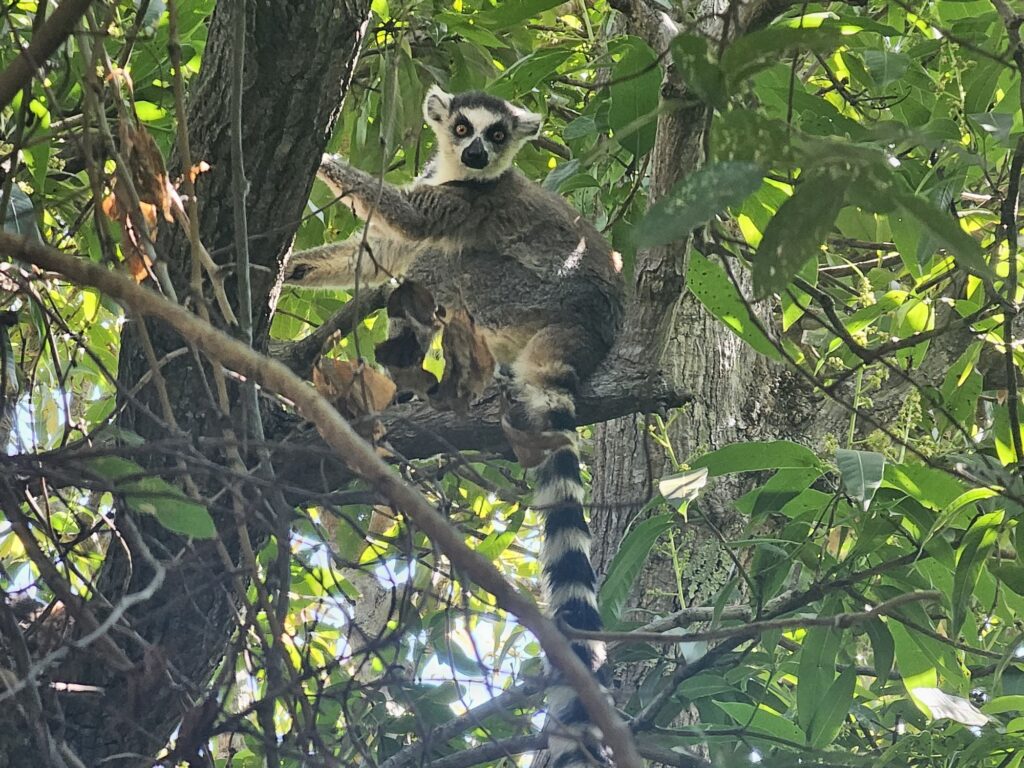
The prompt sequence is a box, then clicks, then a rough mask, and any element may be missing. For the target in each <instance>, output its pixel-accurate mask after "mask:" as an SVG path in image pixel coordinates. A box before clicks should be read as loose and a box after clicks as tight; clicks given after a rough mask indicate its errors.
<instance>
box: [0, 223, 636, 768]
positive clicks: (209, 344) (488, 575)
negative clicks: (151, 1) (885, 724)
mask: <svg viewBox="0 0 1024 768" xmlns="http://www.w3.org/2000/svg"><path fill="white" fill-rule="evenodd" d="M0 253H6V254H8V255H10V256H13V257H15V258H18V259H21V260H22V261H27V262H29V263H32V264H35V265H37V266H40V267H43V268H44V269H50V270H53V271H55V272H60V273H61V274H63V275H65V276H66V277H67V278H68V279H69V280H71V281H72V282H74V283H76V284H78V285H88V286H92V287H94V288H97V289H99V290H100V291H102V292H103V293H105V294H106V295H108V296H110V297H111V298H113V299H115V300H116V301H118V302H120V303H122V304H124V305H126V306H128V307H131V308H132V309H133V310H134V311H135V312H137V313H138V314H140V315H145V316H149V317H153V318H155V319H158V320H160V321H162V322H164V323H166V324H167V325H168V326H170V327H171V328H173V329H174V330H175V331H176V332H177V333H179V334H181V335H182V336H183V337H185V338H186V339H188V340H189V341H191V342H192V343H194V344H195V345H196V346H197V347H198V348H199V349H201V350H202V351H203V352H204V353H205V354H206V355H207V356H208V357H210V358H212V359H214V360H216V361H218V362H219V363H220V364H221V365H224V366H226V367H229V368H231V369H233V370H236V371H238V372H239V373H241V374H242V375H244V376H251V377H252V378H253V379H255V380H256V381H257V382H259V383H260V384H261V385H262V386H263V387H265V388H267V389H271V390H274V391H276V392H278V393H280V394H282V395H284V396H285V397H288V398H289V399H291V400H292V401H293V402H294V403H295V404H296V406H297V407H298V409H299V411H300V413H302V414H303V415H304V416H305V417H306V418H307V419H309V420H310V421H311V422H312V423H314V424H316V425H317V427H318V429H319V431H320V433H321V434H322V435H323V436H324V439H325V441H326V442H327V443H328V444H329V445H330V446H331V447H332V448H334V449H335V451H337V453H338V455H339V456H341V457H343V458H344V460H345V462H346V463H347V464H348V465H349V466H350V467H351V468H352V469H353V470H354V471H356V472H357V473H358V474H359V475H361V476H362V477H363V478H365V479H366V480H367V481H368V482H370V483H371V484H372V485H374V486H375V487H376V488H377V490H378V491H380V492H381V493H382V494H383V495H384V496H385V497H386V498H387V499H388V501H389V504H390V505H391V506H392V507H394V508H395V509H398V510H401V511H402V513H403V514H405V515H407V516H408V517H409V519H410V520H411V521H412V522H413V523H414V524H415V525H416V526H417V527H418V528H419V529H420V530H422V531H423V532H424V533H425V534H426V535H427V536H428V537H429V538H430V540H431V541H432V542H433V543H434V545H435V546H436V547H437V548H438V549H439V550H440V551H441V552H443V553H444V554H445V555H446V556H447V557H448V558H449V560H450V561H451V562H452V565H453V566H454V567H455V568H456V569H458V570H460V571H462V572H463V573H464V574H465V575H466V576H467V577H468V579H469V580H470V581H472V583H474V584H476V585H478V586H480V587H481V588H483V589H485V590H487V591H488V592H490V593H491V594H492V595H493V596H494V598H495V601H496V603H497V605H498V606H500V607H501V608H503V609H504V610H506V611H508V612H509V613H511V614H513V615H514V616H516V617H518V619H519V621H520V623H521V624H522V625H523V626H524V627H526V628H527V629H529V630H530V631H531V632H533V634H534V635H535V636H536V638H537V639H538V641H539V642H540V644H541V647H542V648H543V649H544V651H545V653H546V654H547V657H548V659H549V660H550V661H551V662H552V663H553V664H554V666H555V667H557V668H558V669H559V671H560V672H561V673H562V674H563V675H564V676H565V680H566V682H567V683H568V684H569V685H571V686H572V687H573V689H574V690H575V691H576V692H577V694H578V696H579V698H580V701H581V702H582V704H583V706H584V707H585V708H586V711H587V713H588V714H589V715H590V717H591V718H592V720H593V722H594V723H595V725H597V727H599V728H600V729H601V732H602V733H603V734H604V739H605V743H606V744H607V745H608V746H609V747H610V749H611V750H612V752H613V753H614V755H615V762H616V765H617V766H618V768H641V766H642V765H643V763H642V760H641V758H640V755H639V754H638V752H637V750H636V744H635V743H634V741H633V736H632V733H631V731H630V729H629V727H628V726H627V725H626V724H625V723H624V722H623V720H622V719H621V718H620V717H619V715H618V714H617V713H616V712H615V710H614V709H613V708H612V706H611V705H610V703H609V702H608V700H607V698H606V694H605V693H604V691H603V690H602V688H601V686H600V685H599V684H598V682H597V680H596V679H595V678H594V676H593V674H592V673H591V671H590V669H588V668H587V666H586V665H584V664H583V662H582V661H581V660H580V658H579V657H578V656H577V655H576V653H575V651H574V650H573V649H572V646H571V645H570V644H569V641H568V640H567V639H566V637H565V635H564V634H562V632H561V630H559V628H558V626H557V625H556V624H555V623H554V622H553V621H551V619H549V618H547V617H546V616H545V615H544V614H543V613H541V611H540V609H539V608H538V607H537V604H536V603H535V602H534V601H533V599H532V598H531V597H530V596H528V595H526V594H524V593H522V592H520V591H519V590H517V589H515V587H513V586H512V585H511V584H510V583H509V582H508V581H507V580H506V579H505V578H504V577H503V576H502V575H501V573H500V572H499V571H498V570H497V568H495V566H494V564H493V563H491V562H490V561H489V560H487V559H486V558H484V557H483V556H482V555H481V554H480V553H478V552H476V551H474V550H471V549H470V548H469V547H467V546H466V544H465V541H463V538H462V534H460V533H459V532H458V531H456V530H455V529H454V528H453V527H452V526H451V524H450V523H449V522H448V520H447V519H446V518H445V517H444V516H442V515H441V514H440V513H439V512H438V511H437V510H436V509H434V507H433V506H431V504H430V503H429V502H428V501H427V500H426V499H425V498H424V497H423V496H422V494H420V493H419V492H418V491H417V490H415V489H413V488H411V487H410V486H409V485H407V484H406V483H405V482H404V481H402V480H401V478H399V477H398V476H397V475H396V474H395V473H394V471H393V470H392V469H391V468H390V467H389V466H388V465H387V464H385V463H384V461H382V460H381V458H380V457H379V456H377V454H376V452H375V451H374V449H373V448H372V447H371V446H370V445H369V444H367V443H366V442H365V441H364V440H363V439H362V438H360V437H359V435H358V434H356V432H355V431H354V430H353V429H352V426H351V425H350V424H349V423H348V422H347V421H346V420H345V419H344V418H342V417H341V415H340V414H339V413H338V411H337V410H335V408H334V407H333V406H332V405H331V404H330V403H329V402H328V401H327V400H326V399H325V398H324V397H322V396H321V395H320V394H319V393H317V392H316V391H315V390H314V389H313V388H312V387H310V386H308V385H307V384H306V383H305V382H304V381H303V380H302V379H300V378H299V377H298V376H296V375H295V374H294V373H292V372H291V371H289V370H288V369H287V368H285V367H284V366H283V365H282V364H281V363H279V362H277V361H275V360H271V359H269V358H267V357H265V356H262V355H260V354H257V353H256V352H254V351H253V350H252V349H251V348H249V347H247V346H246V345H244V344H242V343H241V342H240V341H238V340H237V339H233V338H231V337H230V336H228V335H227V334H225V333H223V332H222V331H219V330H217V329H216V328H213V327H212V326H211V325H210V324H209V323H207V322H204V321H203V320H201V319H200V318H198V317H196V316H195V315H193V314H191V313H190V312H188V311H187V310H185V309H184V308H183V307H181V306H179V305H177V304H173V303H172V302H170V301H167V300H166V299H165V298H163V297H161V296H159V295H157V294H155V293H154V292H153V291H151V290H148V289H146V288H143V287H141V286H139V285H137V284H135V283H134V282H133V281H131V280H130V279H128V278H127V277H124V276H122V275H119V274H116V273H114V272H111V271H109V270H107V269H105V268H103V267H101V266H99V265H98V264H95V263H93V262H91V261H89V260H88V259H84V258H81V257H76V256H71V255H68V254H64V253H61V252H60V251H57V250H54V249H52V248H49V247H46V246H41V245H37V244H35V243H31V242H29V241H27V240H26V239H25V238H23V237H17V236H14V235H11V234H9V233H0Z"/></svg>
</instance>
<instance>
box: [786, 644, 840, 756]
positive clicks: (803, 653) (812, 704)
mask: <svg viewBox="0 0 1024 768" xmlns="http://www.w3.org/2000/svg"><path fill="white" fill-rule="evenodd" d="M842 636H843V633H842V632H841V631H840V630H838V629H834V628H832V627H811V628H810V629H808V630H807V634H806V635H805V636H804V639H803V643H802V644H801V648H800V665H799V668H798V671H797V675H798V677H799V680H798V685H797V687H796V711H797V721H798V722H799V723H800V727H801V728H803V730H804V733H806V734H807V740H808V741H810V740H811V739H812V737H813V734H814V721H815V717H816V716H817V714H818V711H819V709H820V707H821V705H822V704H823V703H824V700H825V696H826V693H827V691H828V690H829V689H830V688H831V686H832V682H833V681H834V680H835V679H836V657H837V656H838V654H839V642H840V640H841V639H842Z"/></svg>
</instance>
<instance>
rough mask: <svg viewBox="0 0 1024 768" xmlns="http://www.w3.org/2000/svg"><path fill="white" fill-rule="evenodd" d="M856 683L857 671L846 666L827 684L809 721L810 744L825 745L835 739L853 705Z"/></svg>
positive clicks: (820, 746) (819, 746) (815, 745)
mask: <svg viewBox="0 0 1024 768" xmlns="http://www.w3.org/2000/svg"><path fill="white" fill-rule="evenodd" d="M856 684H857V673H856V672H855V671H854V670H853V668H852V667H847V668H846V669H844V670H843V671H842V673H841V674H840V675H839V677H838V678H836V680H835V681H834V682H833V683H832V685H830V686H829V689H828V691H826V692H825V696H824V698H823V699H822V700H821V702H819V706H818V710H817V712H816V713H815V715H814V718H813V721H812V723H811V738H810V742H811V745H812V746H814V747H818V748H822V747H826V746H828V745H829V744H831V743H832V742H833V741H834V740H835V738H836V736H837V735H838V734H839V729H840V728H842V727H843V722H844V721H845V720H846V716H847V715H848V714H849V712H850V707H851V706H852V705H853V691H854V688H855V687H856Z"/></svg>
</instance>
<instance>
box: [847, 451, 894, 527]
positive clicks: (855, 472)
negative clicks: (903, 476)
mask: <svg viewBox="0 0 1024 768" xmlns="http://www.w3.org/2000/svg"><path fill="white" fill-rule="evenodd" d="M836 464H837V465H838V467H839V474H840V475H841V476H842V478H843V487H844V488H845V489H846V492H847V493H848V494H849V495H850V497H851V498H853V500H854V501H857V502H859V504H860V508H861V509H862V510H864V511H865V512H866V511H867V510H868V507H870V506H871V500H872V499H873V498H874V497H875V491H877V490H878V489H879V487H881V485H882V476H883V474H884V473H885V456H883V455H882V454H880V453H875V452H874V451H851V450H847V449H846V448H840V449H838V450H837V451H836Z"/></svg>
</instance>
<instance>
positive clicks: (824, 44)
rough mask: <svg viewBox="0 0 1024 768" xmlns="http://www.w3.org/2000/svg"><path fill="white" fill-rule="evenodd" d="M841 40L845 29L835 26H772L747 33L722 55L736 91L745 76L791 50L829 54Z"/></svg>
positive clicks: (726, 73) (727, 75)
mask: <svg viewBox="0 0 1024 768" xmlns="http://www.w3.org/2000/svg"><path fill="white" fill-rule="evenodd" d="M841 40H842V34H841V32H840V31H839V30H838V29H836V28H834V27H824V26H822V27H817V28H813V29H800V28H793V27H768V28H767V29H762V30H759V31H757V32H752V33H750V34H747V35H743V37H740V38H738V39H737V40H736V41H735V42H734V43H733V44H732V45H730V46H729V47H728V48H727V49H726V50H725V53H724V54H723V55H722V69H723V70H724V72H725V75H726V78H727V79H728V82H729V89H730V90H732V89H733V87H734V86H735V85H736V84H737V83H739V82H740V81H741V80H743V79H744V78H747V77H750V76H751V75H752V74H754V73H755V72H757V71H759V70H761V69H764V68H765V67H767V66H770V65H772V64H775V63H777V62H778V60H779V58H780V55H781V54H782V53H784V52H785V51H787V50H790V49H794V48H795V49H800V50H805V51H817V52H819V53H826V52H829V51H832V50H834V49H835V48H836V47H837V46H838V45H839V44H840V41H841Z"/></svg>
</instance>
